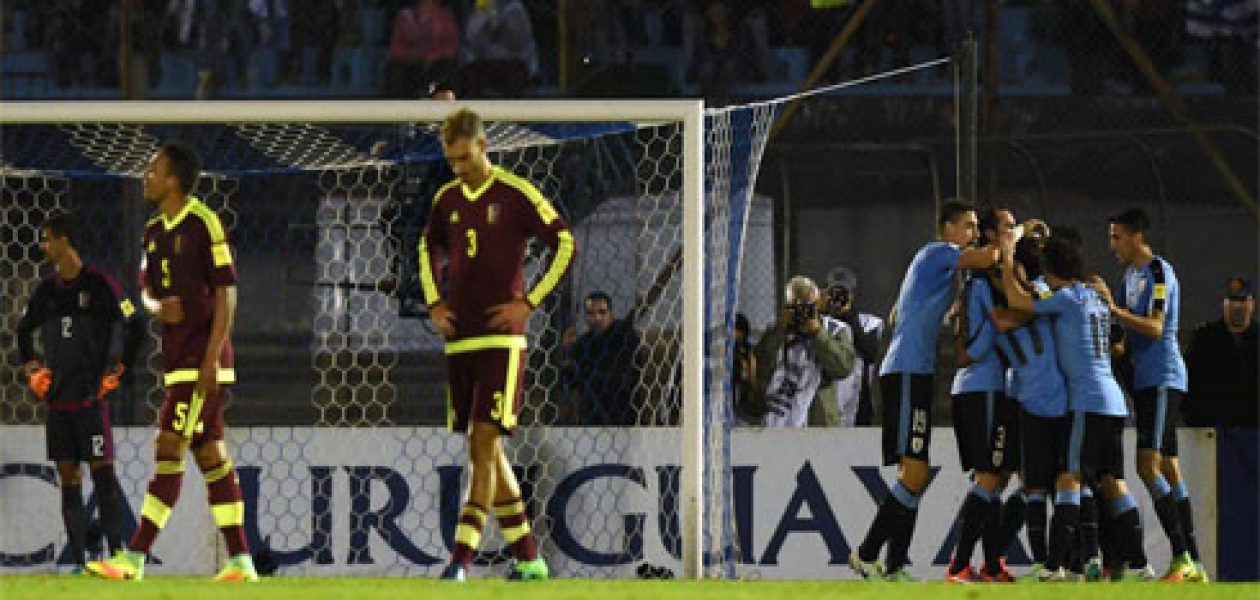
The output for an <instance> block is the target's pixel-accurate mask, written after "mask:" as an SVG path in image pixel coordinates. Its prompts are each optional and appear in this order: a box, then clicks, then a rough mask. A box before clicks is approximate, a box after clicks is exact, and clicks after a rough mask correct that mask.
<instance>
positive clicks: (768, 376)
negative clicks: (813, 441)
mask: <svg viewBox="0 0 1260 600" xmlns="http://www.w3.org/2000/svg"><path fill="white" fill-rule="evenodd" d="M821 302H822V301H821V298H820V294H819V290H818V285H817V284H815V283H814V281H813V280H812V279H810V278H808V277H800V276H797V277H793V278H792V279H791V281H789V282H788V284H787V287H786V288H785V290H784V306H783V308H782V310H781V311H780V313H779V320H778V322H776V323H775V325H774V327H772V328H770V329H767V330H766V332H765V333H763V334H762V335H761V339H760V340H758V341H757V346H756V348H755V349H754V350H753V354H754V355H755V356H756V357H757V365H758V367H757V379H756V384H755V385H754V386H753V394H752V399H751V401H750V402H749V406H747V407H744V408H743V409H742V410H740V413H741V414H752V415H756V414H757V413H760V414H761V416H762V418H763V419H764V421H763V425H765V426H766V427H805V425H806V424H807V422H808V416H809V410H810V405H811V404H813V403H814V398H815V397H816V395H817V392H818V387H819V386H821V385H823V384H824V383H826V382H828V381H830V380H832V379H837V378H841V377H848V375H849V373H850V372H851V371H852V370H853V342H851V341H850V340H849V339H848V338H847V337H845V336H844V335H843V334H842V333H841V331H840V329H841V324H840V322H839V321H836V320H835V319H832V318H831V317H829V316H826V315H823V314H820V313H819V310H818V309H819V305H820V304H821ZM833 399H834V396H833ZM833 401H834V400H833Z"/></svg>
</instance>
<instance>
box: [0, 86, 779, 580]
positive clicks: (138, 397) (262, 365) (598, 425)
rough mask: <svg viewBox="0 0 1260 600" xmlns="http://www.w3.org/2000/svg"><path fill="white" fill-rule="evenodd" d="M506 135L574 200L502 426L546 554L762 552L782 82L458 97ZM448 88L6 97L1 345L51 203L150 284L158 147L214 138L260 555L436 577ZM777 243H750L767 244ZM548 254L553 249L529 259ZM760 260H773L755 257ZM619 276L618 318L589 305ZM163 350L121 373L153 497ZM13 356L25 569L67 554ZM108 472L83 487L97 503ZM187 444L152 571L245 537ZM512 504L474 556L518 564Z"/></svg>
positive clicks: (8, 429)
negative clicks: (434, 222)
mask: <svg viewBox="0 0 1260 600" xmlns="http://www.w3.org/2000/svg"><path fill="white" fill-rule="evenodd" d="M461 105H468V106H471V107H472V108H474V109H475V110H478V112H480V113H481V114H482V115H483V117H485V118H486V119H487V121H489V122H490V123H491V125H490V127H489V137H490V146H491V150H492V157H491V158H492V160H493V161H494V162H495V163H496V164H499V165H501V166H503V167H504V168H506V169H508V170H510V171H512V172H514V173H516V174H517V175H520V176H522V177H525V178H526V179H528V180H530V181H532V182H533V183H534V184H535V185H537V186H538V188H539V189H540V190H542V192H543V193H544V195H545V196H547V197H548V198H549V199H551V200H552V202H553V203H554V204H555V206H556V208H557V210H558V211H559V212H560V213H561V214H562V215H563V216H564V217H565V218H566V219H567V220H568V221H569V223H570V224H571V225H572V227H573V230H574V234H575V238H576V241H577V244H578V254H577V258H576V259H575V261H574V264H573V267H572V270H571V272H570V276H569V277H567V278H566V280H565V281H564V282H563V283H562V284H561V286H560V287H558V288H557V291H556V292H555V293H554V294H553V295H552V296H551V297H550V298H548V300H547V301H546V302H545V303H544V304H543V305H542V306H541V307H540V310H538V311H536V312H535V313H534V315H533V316H532V317H531V320H530V322H529V327H528V333H529V343H530V354H529V362H528V365H527V369H526V376H525V380H524V383H523V386H522V389H523V393H524V410H523V414H522V415H521V418H520V425H521V426H520V428H519V430H518V432H517V434H516V435H515V436H514V437H512V438H511V439H510V440H508V441H507V442H506V446H507V448H508V451H509V456H510V458H511V460H512V463H513V464H514V465H516V467H517V468H518V470H519V474H520V475H521V480H522V484H523V488H524V489H523V492H524V494H525V497H526V499H527V502H526V504H527V511H528V513H529V516H530V518H531V521H532V523H533V526H534V529H535V532H536V533H537V534H538V536H539V538H540V545H541V551H542V553H543V555H544V556H545V557H546V558H547V559H548V560H549V562H550V563H551V565H552V569H553V571H554V572H557V573H558V574H559V575H561V576H565V577H630V576H634V574H635V572H636V570H637V569H638V568H639V567H640V566H641V565H643V564H644V563H647V564H650V565H654V566H663V567H668V568H670V569H672V570H674V571H675V572H676V573H679V574H680V575H681V574H684V573H685V574H687V575H688V576H709V577H728V576H732V575H735V574H736V568H737V567H736V563H737V558H738V556H739V548H737V547H736V545H737V543H736V540H737V539H738V536H736V535H735V532H734V531H733V527H734V517H733V515H732V514H731V513H732V509H731V498H730V480H729V477H730V459H729V423H730V418H731V416H730V406H729V397H730V394H729V379H730V373H729V365H730V363H731V359H730V350H729V336H728V332H729V331H730V330H731V327H732V323H733V321H734V315H735V312H736V311H737V310H738V311H743V312H745V313H748V314H749V316H750V317H753V319H754V321H755V322H764V321H766V320H769V319H770V318H772V315H773V310H774V308H773V306H774V302H775V295H776V290H777V287H778V286H777V285H776V284H775V283H774V281H773V280H772V277H773V275H772V274H773V268H772V260H773V257H772V255H771V253H770V252H769V249H770V248H771V247H772V244H771V238H772V234H771V229H770V227H771V224H770V217H769V206H768V204H767V203H766V202H765V201H764V199H757V198H754V196H753V190H752V187H753V183H754V181H755V179H756V175H757V170H758V166H759V161H760V157H761V153H762V150H763V148H764V144H765V140H766V134H767V127H768V125H769V122H770V120H771V117H772V116H773V114H772V108H768V107H763V108H750V109H740V110H725V111H720V112H717V111H714V112H710V113H708V114H704V113H702V112H701V109H700V107H699V104H698V103H696V102H689V101H661V102H554V101H552V102H511V103H461ZM453 108H454V105H453V104H444V103H436V102H432V103H428V102H419V103H417V102H406V103H403V102H354V103H348V102H347V103H343V102H332V103H325V102H321V103H315V102H295V103H285V102H268V103H213V102H210V103H198V104H179V103H110V104H93V103H62V104H43V105H40V104H5V105H3V106H0V110H2V111H3V114H4V118H5V121H6V125H5V133H4V136H3V140H2V150H3V153H2V154H0V192H2V194H3V196H2V197H0V200H2V201H0V252H3V254H4V256H5V260H4V261H3V262H0V286H3V291H2V293H0V336H3V339H2V340H0V342H2V343H0V354H2V355H3V357H2V358H3V359H4V360H5V362H6V364H9V365H16V364H17V362H18V361H17V357H16V356H15V352H16V350H15V347H16V345H15V343H14V342H13V340H12V335H13V332H14V331H15V330H16V325H17V320H18V319H19V318H20V316H21V313H22V310H23V308H24V307H25V303H26V301H27V299H28V298H29V297H30V295H31V293H32V291H33V290H34V287H35V285H36V284H37V283H38V281H39V278H40V277H41V276H46V275H48V274H50V272H51V271H50V268H49V267H48V266H47V265H45V264H43V263H42V256H41V255H40V253H39V249H38V237H39V225H40V223H41V222H42V221H43V219H44V218H45V217H46V216H47V215H48V214H50V213H51V212H53V211H56V210H72V211H74V212H75V213H76V214H77V215H78V216H79V217H80V220H81V222H82V223H83V224H84V230H85V231H84V235H83V237H82V240H81V241H80V242H79V245H80V250H81V253H82V254H83V256H84V259H85V261H86V262H88V263H90V264H96V265H98V266H101V267H102V268H104V269H105V270H106V271H109V272H112V273H114V274H116V275H118V277H119V279H120V280H121V281H123V282H124V287H125V288H126V290H127V291H128V293H130V294H132V295H133V297H134V296H135V294H136V285H135V282H136V278H135V272H136V268H137V265H138V263H139V253H140V248H139V245H138V243H137V240H139V238H140V232H141V230H142V228H143V224H144V222H145V221H146V219H147V218H148V216H149V215H150V214H151V212H152V211H153V207H152V205H146V203H145V201H144V200H143V199H142V198H141V194H140V183H139V179H138V178H139V176H140V174H141V173H142V171H143V169H144V167H145V166H146V164H147V162H148V160H149V159H150V158H151V156H152V155H153V152H154V151H155V150H156V148H157V147H158V145H159V144H160V143H161V142H163V141H167V140H181V141H184V142H186V143H189V144H190V145H192V146H193V147H194V148H196V149H197V150H198V151H199V152H200V154H201V155H202V158H203V161H204V163H205V164H204V171H203V173H202V177H201V179H200V181H199V184H198V187H197V190H196V194H197V195H198V196H199V197H200V198H201V199H202V200H203V201H205V202H206V203H207V204H208V205H210V207H211V208H213V209H214V210H215V211H216V212H217V213H218V214H219V215H220V217H221V219H222V220H223V223H224V226H225V227H226V228H227V230H228V235H229V238H230V240H231V242H232V245H233V249H234V252H235V255H236V265H237V270H238V277H239V283H238V287H239V303H238V309H237V319H236V325H235V328H234V332H233V341H234V344H235V345H236V352H237V371H238V380H239V382H238V383H237V384H236V385H235V388H234V391H233V404H232V405H231V406H230V407H229V409H228V411H227V422H228V427H229V436H228V445H229V451H230V453H231V454H232V455H233V457H234V460H235V462H236V464H237V465H238V470H239V475H240V479H241V482H242V486H243V490H244V493H245V498H246V529H247V536H248V537H249V541H250V543H251V546H252V549H253V552H254V553H255V556H256V559H257V561H258V563H259V565H260V567H261V568H264V569H275V570H276V572H277V573H278V574H281V575H283V574H303V575H323V574H328V575H333V574H362V575H369V574H370V575H400V576H401V575H432V574H436V572H437V570H438V569H440V567H441V565H442V564H443V563H444V562H445V560H446V559H447V557H448V556H449V549H450V548H451V546H452V544H453V538H454V530H455V524H456V520H457V512H458V509H459V505H460V502H461V500H462V497H461V495H462V490H463V485H464V476H465V473H464V471H465V465H464V457H465V453H464V441H463V439H462V438H461V436H459V435H456V434H452V433H449V432H447V431H446V429H445V423H446V399H445V361H444V357H443V351H442V350H443V349H442V342H441V338H440V336H439V335H438V334H437V333H436V330H435V329H434V327H433V326H432V325H431V323H430V322H429V321H428V320H427V318H426V316H427V315H426V314H425V309H424V306H423V302H422V301H421V299H420V298H421V296H420V289H419V280H418V276H417V269H416V247H417V241H418V239H419V235H420V231H421V230H422V228H423V226H424V220H425V218H426V217H427V211H428V207H429V202H430V200H431V198H432V194H433V192H434V191H435V190H436V189H437V187H438V186H439V185H441V184H442V183H444V182H445V180H447V179H449V177H450V175H449V172H447V171H446V170H445V166H444V164H443V161H442V156H441V146H440V144H439V143H438V141H437V137H436V132H437V127H438V123H439V122H440V119H441V118H442V117H443V116H444V115H445V114H446V113H447V112H449V111H450V110H452V109H453ZM746 247H747V248H756V249H758V251H756V252H747V253H746V252H743V249H744V248H746ZM548 258H549V257H548V256H547V252H546V250H545V249H544V248H543V247H541V246H537V247H532V248H531V249H530V251H529V256H528V258H527V261H526V272H527V277H530V278H533V277H537V276H538V275H539V274H540V271H541V268H542V267H543V266H545V265H546V263H547V260H548ZM743 273H749V274H751V275H750V276H748V277H744V276H742V274H743ZM593 292H603V293H605V294H607V296H608V297H609V298H610V299H611V308H612V312H613V315H614V317H615V318H616V319H618V322H617V323H614V330H613V331H615V332H619V333H618V334H617V335H612V334H603V335H597V333H596V332H592V331H591V328H590V327H589V326H588V325H587V324H586V322H585V320H584V316H583V299H584V298H585V297H586V296H587V295H589V294H591V293H593ZM150 331H151V333H152V334H153V335H152V336H151V338H152V339H151V340H150V343H149V346H148V349H149V350H148V352H149V360H148V363H147V369H136V370H137V371H140V372H138V373H135V374H134V375H133V376H132V377H131V378H130V380H129V381H128V382H126V385H124V386H123V388H122V389H121V390H120V391H119V392H117V393H115V394H114V395H113V396H112V397H110V398H109V401H110V403H111V411H112V414H113V418H114V420H115V425H116V426H115V429H114V434H115V438H116V461H117V464H118V468H117V470H118V473H119V477H120V479H121V482H122V485H123V488H124V492H125V493H126V495H127V498H128V501H129V505H130V509H131V511H132V514H133V515H136V514H138V509H139V505H140V501H141V499H142V498H143V495H144V491H145V486H146V484H147V481H148V479H149V477H150V476H151V473H152V469H153V459H152V439H153V437H152V436H153V430H152V423H153V422H154V420H155V414H156V409H157V408H158V407H159V406H160V404H161V401H162V390H161V387H160V386H159V385H158V384H157V381H158V380H157V377H156V376H157V375H158V370H159V368H160V366H159V365H160V359H159V356H158V355H157V347H158V346H157V343H156V335H157V332H158V330H157V326H156V325H154V324H150ZM23 383H24V382H23V381H22V378H21V376H20V372H19V370H17V369H13V368H7V369H5V370H3V371H0V507H3V509H0V572H5V571H26V572H51V571H54V570H56V569H58V566H57V565H58V561H59V560H62V559H63V558H64V557H63V549H64V544H65V535H64V533H63V531H62V527H61V520H60V513H59V511H58V510H57V506H58V500H57V498H58V496H57V490H56V477H55V475H54V471H53V469H52V466H51V464H49V463H48V461H47V460H45V457H44V439H43V436H44V434H43V428H42V427H41V426H40V424H41V423H42V422H43V419H44V414H43V409H42V407H41V406H40V403H39V401H37V400H36V399H35V398H34V396H33V395H32V394H31V392H30V391H29V390H27V389H26V388H25V386H24V385H23ZM90 488H91V485H90V481H86V479H85V491H86V492H87V493H88V494H89V496H88V500H89V505H90V506H93V507H94V506H95V504H94V499H93V498H92V497H91V496H90V493H91V489H90ZM204 496H205V487H204V485H202V480H201V476H200V474H199V473H198V472H197V469H196V468H195V467H194V466H193V465H191V464H189V465H188V469H187V473H186V475H185V482H184V486H183V492H182V493H181V498H180V501H179V502H178V504H177V505H176V507H175V510H174V513H173V517H172V519H171V521H170V522H169V523H168V525H167V526H166V528H165V530H164V531H163V533H162V534H161V536H160V537H159V538H158V541H157V544H156V545H155V547H154V556H155V557H156V558H157V560H158V561H160V562H159V564H155V565H153V566H152V567H151V569H150V571H149V572H151V573H155V574H163V573H169V574H194V573H209V572H212V571H213V570H214V569H215V568H216V567H217V566H218V565H219V563H220V562H221V560H222V554H223V549H222V548H220V546H221V541H220V538H219V536H218V534H217V532H216V530H215V528H214V526H213V522H212V521H211V519H210V517H209V512H208V511H207V510H206V504H205V499H204ZM502 545H503V544H502V542H501V538H499V537H498V533H497V529H496V527H495V526H490V525H488V526H487V537H486V539H485V541H483V543H482V548H483V551H482V552H481V554H479V555H478V557H477V560H476V562H475V564H476V565H477V567H476V569H475V571H474V575H477V574H490V573H494V572H499V571H502V570H503V569H504V567H503V566H502V565H505V564H506V562H507V561H508V556H507V554H506V552H504V551H501V550H497V549H498V548H501V547H502Z"/></svg>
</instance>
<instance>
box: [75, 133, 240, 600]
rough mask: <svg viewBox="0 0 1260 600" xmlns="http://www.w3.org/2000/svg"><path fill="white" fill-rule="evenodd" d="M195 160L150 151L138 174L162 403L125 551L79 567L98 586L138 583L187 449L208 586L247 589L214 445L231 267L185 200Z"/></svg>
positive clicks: (220, 453)
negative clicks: (211, 539) (214, 560)
mask: <svg viewBox="0 0 1260 600" xmlns="http://www.w3.org/2000/svg"><path fill="white" fill-rule="evenodd" d="M200 171H201V159H200V158H199V157H198V156H197V154H196V153H195V152H194V151H193V150H192V149H190V148H188V147H186V146H183V145H181V144H174V143H170V144H166V145H164V146H162V147H161V149H160V150H158V152H157V154H156V155H155V157H154V158H153V161H152V162H151V163H150V164H149V167H148V169H147V170H145V172H144V197H145V199H146V200H152V201H154V202H157V204H158V215H157V216H156V217H154V218H153V219H150V220H149V222H148V224H147V225H146V226H145V230H144V262H143V264H142V266H141V272H140V278H141V282H142V284H143V287H144V292H143V298H144V305H145V308H146V309H148V310H149V312H150V313H152V314H155V315H156V316H157V317H158V319H159V320H161V321H162V323H163V328H162V368H163V377H162V380H163V384H164V385H165V386H166V398H165V400H164V401H163V403H162V409H161V411H160V412H159V414H158V438H157V452H156V462H157V465H156V468H155V473H154V476H153V479H152V480H151V481H150V482H149V491H148V494H147V495H146V496H145V498H144V507H143V509H142V510H141V517H142V518H141V520H140V526H139V527H138V528H137V529H136V533H135V535H133V536H132V538H131V543H130V544H128V546H129V548H130V550H123V551H120V552H117V553H115V554H114V556H113V558H111V559H109V560H107V561H102V562H92V563H89V564H88V571H89V572H91V573H93V574H95V575H99V576H101V577H105V578H108V579H137V580H138V579H141V578H142V577H143V576H144V562H145V558H146V556H147V555H148V554H149V551H150V548H151V547H152V546H153V541H154V539H155V538H156V537H157V534H158V532H159V531H161V529H162V526H164V525H165V524H166V521H167V519H168V518H169V517H170V515H171V508H172V507H174V506H175V501H176V500H177V499H178V497H179V487H180V480H181V479H183V476H184V455H185V453H187V452H188V450H189V449H190V448H191V449H192V453H193V457H194V458H195V459H196V461H197V466H198V467H199V468H200V469H201V472H202V474H203V475H205V479H206V486H207V488H208V491H209V500H210V512H211V513H212V515H213V517H214V522H215V525H217V526H218V527H219V531H220V532H222V534H223V538H224V541H225V542H226V543H227V550H228V556H229V558H228V563H227V565H226V566H224V568H223V569H222V570H221V571H219V573H218V575H216V576H215V580H217V581H257V580H258V574H257V573H256V572H255V570H254V563H253V560H252V559H251V558H250V554H249V548H248V546H247V544H246V542H245V530H244V523H245V504H244V502H243V501H242V499H241V488H240V485H239V483H238V482H237V479H236V471H235V470H234V469H233V466H232V460H231V458H229V457H228V454H227V446H226V445H225V444H224V441H223V438H224V431H223V408H224V406H225V405H226V404H227V399H228V398H227V395H228V389H227V387H226V385H227V384H231V383H234V382H235V381H236V372H235V370H234V369H233V362H232V343H231V341H230V340H229V339H228V334H229V331H230V330H231V327H232V317H233V315H234V313H235V312H236V269H235V267H234V266H233V264H232V253H231V250H230V248H229V247H228V242H227V236H226V235H225V233H224V231H223V225H222V224H221V223H220V222H219V217H218V216H217V215H215V214H214V212H212V211H211V210H210V209H209V208H207V207H206V205H205V204H203V203H202V202H201V201H200V200H198V199H197V198H196V197H195V196H192V195H190V194H191V192H192V189H193V187H194V185H195V184H196V182H197V176H198V173H199V172H200Z"/></svg>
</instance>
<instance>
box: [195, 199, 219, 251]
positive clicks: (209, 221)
mask: <svg viewBox="0 0 1260 600" xmlns="http://www.w3.org/2000/svg"><path fill="white" fill-rule="evenodd" d="M189 206H191V207H192V214H194V215H197V217H198V218H200V219H201V221H202V222H203V223H205V224H206V231H208V232H209V233H210V243H211V244H223V243H226V242H227V236H226V235H224V234H223V222H222V221H220V220H219V215H217V214H215V213H214V211H213V210H210V207H209V206H206V205H205V204H202V202H201V201H200V200H198V199H196V198H193V200H192V202H190V203H189Z"/></svg>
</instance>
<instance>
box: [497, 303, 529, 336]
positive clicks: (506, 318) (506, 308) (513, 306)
mask: <svg viewBox="0 0 1260 600" xmlns="http://www.w3.org/2000/svg"><path fill="white" fill-rule="evenodd" d="M531 312H534V309H533V308H532V307H530V305H529V303H528V302H526V301H525V299H524V298H513V299H511V300H508V301H507V302H504V303H503V304H497V305H495V306H491V307H490V308H489V309H488V310H486V314H487V315H489V316H490V328H491V329H498V330H500V331H512V330H513V329H515V328H516V327H517V326H520V325H524V324H525V319H528V318H529V313H531Z"/></svg>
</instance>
